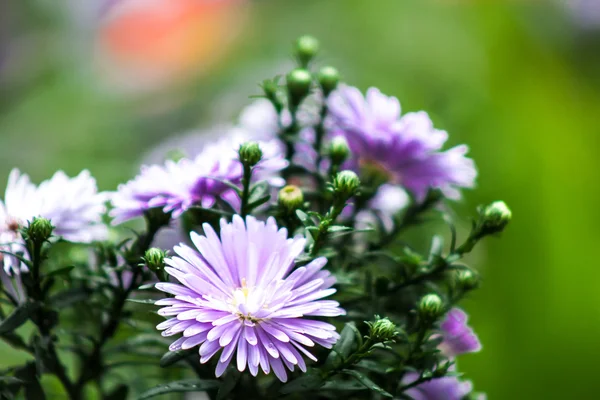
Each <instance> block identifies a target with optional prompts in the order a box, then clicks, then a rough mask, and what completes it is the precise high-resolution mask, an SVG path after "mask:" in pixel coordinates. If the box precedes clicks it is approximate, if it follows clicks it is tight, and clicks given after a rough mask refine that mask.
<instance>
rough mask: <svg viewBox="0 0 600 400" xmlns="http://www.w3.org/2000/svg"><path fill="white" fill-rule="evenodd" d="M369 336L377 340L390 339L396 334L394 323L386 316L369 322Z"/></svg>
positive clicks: (384, 340) (385, 340)
mask: <svg viewBox="0 0 600 400" xmlns="http://www.w3.org/2000/svg"><path fill="white" fill-rule="evenodd" d="M368 325H369V328H370V330H369V336H370V337H371V339H374V340H376V341H379V342H387V341H388V340H392V339H393V338H394V337H395V336H396V335H397V334H398V331H397V330H396V325H395V324H394V323H393V322H392V321H390V320H389V319H388V318H379V317H377V320H376V321H375V322H369V323H368Z"/></svg>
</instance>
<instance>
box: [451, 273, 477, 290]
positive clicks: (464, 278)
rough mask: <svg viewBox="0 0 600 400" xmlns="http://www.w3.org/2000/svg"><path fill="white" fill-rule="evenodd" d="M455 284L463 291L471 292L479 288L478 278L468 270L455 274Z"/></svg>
mask: <svg viewBox="0 0 600 400" xmlns="http://www.w3.org/2000/svg"><path fill="white" fill-rule="evenodd" d="M455 279H456V284H457V285H458V286H459V287H460V288H461V289H463V290H472V289H475V288H476V287H477V286H479V277H478V276H477V275H476V274H475V273H474V272H473V271H471V270H469V269H461V270H458V271H457V272H456V278H455Z"/></svg>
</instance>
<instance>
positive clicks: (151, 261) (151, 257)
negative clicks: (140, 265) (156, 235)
mask: <svg viewBox="0 0 600 400" xmlns="http://www.w3.org/2000/svg"><path fill="white" fill-rule="evenodd" d="M166 256H167V252H166V251H164V250H161V249H159V248H156V247H152V248H150V249H148V250H146V254H144V261H145V262H146V265H147V266H148V268H149V269H150V270H151V271H153V272H156V271H162V270H163V268H164V267H165V257H166Z"/></svg>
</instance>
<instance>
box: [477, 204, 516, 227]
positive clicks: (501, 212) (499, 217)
mask: <svg viewBox="0 0 600 400" xmlns="http://www.w3.org/2000/svg"><path fill="white" fill-rule="evenodd" d="M511 218H512V212H511V211H510V209H509V208H508V206H507V205H506V203H505V202H503V201H494V202H493V203H491V204H489V205H487V206H486V207H484V208H483V209H482V210H481V211H480V222H479V224H480V226H481V229H482V231H483V232H485V234H492V233H499V232H502V231H503V230H504V228H506V225H508V223H509V222H510V220H511Z"/></svg>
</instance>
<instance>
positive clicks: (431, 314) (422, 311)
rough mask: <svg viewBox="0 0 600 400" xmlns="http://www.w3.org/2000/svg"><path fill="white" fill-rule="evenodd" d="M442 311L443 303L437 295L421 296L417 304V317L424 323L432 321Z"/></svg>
mask: <svg viewBox="0 0 600 400" xmlns="http://www.w3.org/2000/svg"><path fill="white" fill-rule="evenodd" d="M442 311H443V303H442V299H441V298H440V296H438V295H437V294H433V293H432V294H428V295H425V296H423V298H422V299H421V301H420V302H419V315H420V316H421V318H423V319H424V320H425V321H433V320H435V319H436V318H437V317H439V316H440V314H441V313H442Z"/></svg>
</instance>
